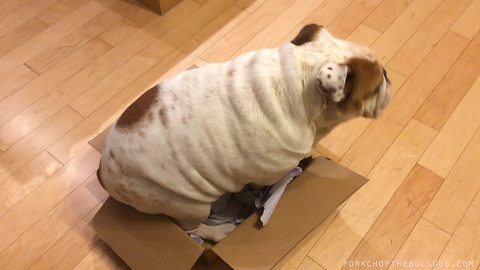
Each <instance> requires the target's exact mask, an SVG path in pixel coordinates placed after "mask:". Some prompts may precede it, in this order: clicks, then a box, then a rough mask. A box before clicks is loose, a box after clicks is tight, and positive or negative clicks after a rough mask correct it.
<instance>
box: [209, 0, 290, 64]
mask: <svg viewBox="0 0 480 270" xmlns="http://www.w3.org/2000/svg"><path fill="white" fill-rule="evenodd" d="M294 2H295V0H282V1H274V0H268V1H266V2H265V3H264V4H263V5H261V6H260V7H259V8H258V9H256V10H255V11H254V12H253V13H252V14H250V15H249V16H247V17H246V18H245V19H244V20H243V21H242V23H241V24H239V25H237V26H236V27H234V28H233V29H232V30H231V31H229V32H228V33H227V34H226V35H225V36H224V37H223V38H222V39H220V40H219V41H218V42H216V43H215V45H213V46H212V47H211V48H209V49H208V50H207V51H206V52H205V53H203V54H202V55H201V57H202V58H203V59H205V60H206V61H207V62H212V63H213V62H220V61H226V60H227V59H229V58H231V57H232V56H233V55H234V54H235V52H236V51H237V50H238V49H240V48H241V47H242V46H243V45H244V44H246V43H247V42H248V41H249V40H250V39H251V38H253V37H254V36H255V35H256V34H258V33H259V32H260V31H261V30H262V29H263V28H264V27H265V26H266V25H268V24H269V23H270V22H272V21H273V20H274V19H275V18H276V17H277V16H278V15H279V14H281V13H282V12H283V11H285V10H286V9H287V8H288V7H289V6H290V5H291V4H292V3H294Z"/></svg>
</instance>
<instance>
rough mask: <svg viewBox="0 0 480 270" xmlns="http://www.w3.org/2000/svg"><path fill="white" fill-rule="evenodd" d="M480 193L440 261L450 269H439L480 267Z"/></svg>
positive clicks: (436, 269)
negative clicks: (447, 263) (446, 263)
mask: <svg viewBox="0 0 480 270" xmlns="http://www.w3.org/2000/svg"><path fill="white" fill-rule="evenodd" d="M479 194H480V193H478V194H477V196H476V197H475V199H474V200H473V202H472V204H471V205H470V207H469V208H468V210H467V212H466V213H465V216H464V217H463V218H462V220H461V221H460V224H459V225H458V228H457V229H456V230H455V233H454V234H453V235H452V238H451V239H450V241H449V242H448V244H447V247H446V248H445V250H444V251H443V252H442V255H441V256H440V258H439V260H441V261H448V262H450V267H437V268H435V270H438V269H469V270H470V269H475V268H477V267H479V265H480V226H478V224H480V215H479V214H478V213H480V195H479Z"/></svg>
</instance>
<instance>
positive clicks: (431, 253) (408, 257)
mask: <svg viewBox="0 0 480 270" xmlns="http://www.w3.org/2000/svg"><path fill="white" fill-rule="evenodd" d="M449 239H450V235H449V234H448V233H446V232H445V231H443V230H441V229H440V228H438V227H437V226H435V225H433V224H432V223H430V222H429V221H427V220H425V219H423V218H421V219H420V220H419V221H418V223H417V225H416V226H415V228H414V229H413V231H412V233H411V234H410V236H409V237H408V238H407V240H406V241H405V244H404V245H403V246H402V248H401V249H400V251H399V252H398V254H397V256H396V257H395V259H394V262H395V263H394V264H392V265H391V266H390V267H389V268H388V269H389V270H408V269H412V267H411V266H409V263H410V262H413V263H417V265H416V266H415V269H419V270H420V269H421V270H427V269H431V265H432V264H431V263H432V262H434V261H435V260H437V259H438V257H440V254H441V253H442V251H443V249H444V248H445V246H446V245H447V242H448V240H449ZM403 262H406V265H404V263H403ZM419 263H423V265H422V264H419Z"/></svg>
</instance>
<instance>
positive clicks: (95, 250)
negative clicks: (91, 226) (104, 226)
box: [72, 241, 130, 270]
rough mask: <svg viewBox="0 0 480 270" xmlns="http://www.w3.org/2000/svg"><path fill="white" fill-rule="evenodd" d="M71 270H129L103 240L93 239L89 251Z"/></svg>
mask: <svg viewBox="0 0 480 270" xmlns="http://www.w3.org/2000/svg"><path fill="white" fill-rule="evenodd" d="M72 269H73V270H107V269H116V270H129V269H130V267H128V266H127V265H126V264H125V263H124V262H123V261H122V259H120V257H118V255H117V254H115V252H114V251H113V250H112V249H111V248H110V247H109V246H108V245H107V244H106V243H105V242H103V241H94V243H93V246H92V248H91V249H90V251H89V252H88V253H87V255H85V257H83V259H82V260H81V261H80V262H79V263H78V264H77V265H75V267H74V268H72Z"/></svg>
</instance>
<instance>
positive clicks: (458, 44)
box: [0, 0, 480, 270]
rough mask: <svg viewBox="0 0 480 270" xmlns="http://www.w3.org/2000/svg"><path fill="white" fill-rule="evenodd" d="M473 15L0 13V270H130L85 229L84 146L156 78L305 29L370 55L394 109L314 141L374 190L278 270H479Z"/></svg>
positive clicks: (75, 4)
mask: <svg viewBox="0 0 480 270" xmlns="http://www.w3.org/2000/svg"><path fill="white" fill-rule="evenodd" d="M479 16H480V0H342V1H339V0H256V1H255V0H184V1H183V2H182V3H181V4H180V5H179V6H177V7H176V8H175V9H173V10H172V11H170V12H169V13H168V14H167V15H166V16H163V17H160V16H157V15H155V14H154V13H152V12H150V11H148V10H147V9H145V8H143V7H141V6H139V5H137V4H135V3H134V2H133V1H128V0H127V1H125V0H64V1H62V0H41V1H39V0H0V235H1V237H0V269H15V270H17V269H26V268H29V269H51V268H58V269H71V268H74V269H118V268H127V267H126V265H124V264H123V262H122V261H121V260H120V259H119V258H118V257H116V255H115V254H114V253H113V252H112V251H111V250H110V249H109V248H108V247H107V246H106V245H105V244H104V243H103V242H102V241H101V240H100V239H99V238H98V237H97V236H96V235H95V233H94V232H93V231H92V229H91V228H90V227H89V225H88V223H89V221H90V219H91V218H92V216H93V215H94V214H95V212H96V211H97V210H98V208H99V206H100V205H101V203H102V202H103V201H104V200H105V198H106V196H107V194H106V193H105V192H104V191H103V190H102V189H101V188H100V186H99V184H98V183H97V181H96V176H95V174H94V172H95V171H96V169H97V166H98V161H99V154H98V153H97V152H95V151H94V150H93V149H92V147H90V146H89V145H88V144H87V141H88V140H89V139H90V138H92V137H93V136H95V135H96V134H97V133H98V132H100V131H101V130H102V129H103V128H105V127H106V126H107V125H109V124H110V123H111V122H112V121H113V120H114V119H115V118H116V117H118V115H119V113H120V112H121V111H122V110H123V109H124V108H125V107H126V106H127V105H128V104H129V103H130V102H132V100H134V99H135V98H136V97H137V96H138V95H140V94H141V93H142V92H143V91H144V90H145V89H147V88H148V87H149V86H151V85H152V84H154V83H155V82H157V81H159V80H161V79H162V78H164V77H166V76H169V75H171V74H174V73H176V72H178V71H181V70H183V69H185V68H187V67H189V66H191V65H192V64H196V65H199V66H201V65H203V64H205V63H208V62H215V61H224V60H227V59H229V58H231V57H232V56H235V55H238V54H240V53H242V52H246V51H249V50H253V49H258V48H262V47H273V46H277V45H278V44H281V43H282V42H285V41H288V40H290V39H291V38H292V37H294V36H295V34H296V32H297V31H298V30H299V29H300V28H301V27H302V26H303V25H304V24H306V23H311V22H315V23H318V24H323V25H326V26H327V27H328V29H329V30H330V31H331V32H332V33H333V34H335V35H336V36H338V37H341V38H347V39H349V40H353V41H356V42H359V43H362V44H365V45H368V46H369V47H371V48H372V49H373V50H374V51H375V53H376V54H377V56H378V57H380V59H381V60H382V62H383V63H384V64H385V65H386V67H387V69H388V72H389V74H391V75H390V77H391V78H392V81H393V84H394V88H395V96H394V99H393V102H392V103H391V105H390V106H389V108H388V109H387V111H386V112H385V113H384V115H383V116H382V117H381V118H380V119H378V120H375V121H373V122H372V121H370V120H365V119H358V120H354V121H352V122H350V123H348V124H345V125H344V126H341V127H340V128H338V129H337V130H335V131H334V132H333V133H332V134H331V135H329V136H328V137H327V138H325V139H324V140H322V141H321V143H320V144H319V146H318V151H319V152H321V153H323V154H326V155H328V156H330V157H331V158H333V159H334V160H336V161H338V162H339V163H340V164H343V165H344V166H347V167H349V168H351V169H352V170H354V171H356V172H358V173H360V174H362V175H364V176H368V178H369V179H370V182H369V183H368V184H366V185H365V186H364V187H363V188H362V189H361V190H360V191H359V192H357V193H356V194H355V195H354V196H353V197H351V198H350V199H349V200H348V201H347V202H346V203H345V204H344V205H342V206H341V207H339V209H338V210H337V211H336V212H335V213H334V214H332V215H331V216H330V217H329V218H328V220H327V221H325V222H324V223H323V224H321V225H320V226H319V227H318V228H317V229H316V230H315V231H314V232H312V233H311V234H310V235H309V236H308V237H307V238H306V239H304V241H302V243H301V244H300V245H299V246H298V247H297V248H295V249H294V250H293V251H292V252H291V253H290V254H289V255H288V256H287V257H286V258H285V259H284V260H282V261H281V262H280V263H279V265H278V266H277V268H278V269H327V270H334V269H341V268H346V269H349V268H360V266H361V265H362V264H364V266H365V265H367V266H369V267H366V268H372V269H380V268H381V269H386V268H389V269H400V268H405V269H406V268H409V267H408V266H409V265H408V263H412V262H413V263H417V264H421V265H417V266H418V267H416V268H415V269H417V268H421V269H432V268H434V267H433V262H434V261H435V260H440V261H442V262H445V261H446V262H448V263H450V266H451V267H437V268H436V269H449V268H452V269H474V270H479V269H480V266H479V265H480V193H479V190H480V161H479V160H480V129H479V127H480V106H479V103H480V76H479V75H480V32H479V29H480V20H479V19H478V17H479ZM390 260H394V264H392V265H386V264H385V261H390ZM399 262H404V264H401V263H399ZM405 262H406V263H407V264H405Z"/></svg>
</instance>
